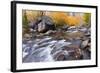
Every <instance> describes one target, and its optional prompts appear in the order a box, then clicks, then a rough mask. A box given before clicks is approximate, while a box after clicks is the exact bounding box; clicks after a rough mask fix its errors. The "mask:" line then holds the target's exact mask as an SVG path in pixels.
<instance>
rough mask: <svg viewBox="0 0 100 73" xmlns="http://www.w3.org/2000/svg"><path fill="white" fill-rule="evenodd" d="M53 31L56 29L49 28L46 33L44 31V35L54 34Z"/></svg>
mask: <svg viewBox="0 0 100 73" xmlns="http://www.w3.org/2000/svg"><path fill="white" fill-rule="evenodd" d="M54 33H56V31H54V30H49V31H47V32H46V33H44V34H45V35H52V34H54Z"/></svg>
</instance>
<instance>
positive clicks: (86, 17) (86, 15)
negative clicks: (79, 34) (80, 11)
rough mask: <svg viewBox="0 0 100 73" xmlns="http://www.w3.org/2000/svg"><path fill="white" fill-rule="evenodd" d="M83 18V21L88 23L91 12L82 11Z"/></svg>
mask: <svg viewBox="0 0 100 73" xmlns="http://www.w3.org/2000/svg"><path fill="white" fill-rule="evenodd" d="M83 18H84V22H85V24H90V22H91V21H90V19H91V14H90V13H84V16H83Z"/></svg>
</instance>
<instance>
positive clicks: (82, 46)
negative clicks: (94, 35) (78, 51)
mask: <svg viewBox="0 0 100 73" xmlns="http://www.w3.org/2000/svg"><path fill="white" fill-rule="evenodd" d="M88 42H89V40H88V39H87V40H85V41H83V42H82V44H81V48H85V47H86V46H87V45H88Z"/></svg>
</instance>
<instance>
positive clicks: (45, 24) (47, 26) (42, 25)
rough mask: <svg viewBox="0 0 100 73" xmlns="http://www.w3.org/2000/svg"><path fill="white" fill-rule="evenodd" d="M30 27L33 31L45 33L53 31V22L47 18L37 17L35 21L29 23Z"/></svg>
mask: <svg viewBox="0 0 100 73" xmlns="http://www.w3.org/2000/svg"><path fill="white" fill-rule="evenodd" d="M30 26H31V28H32V29H33V30H37V31H38V32H46V31H48V30H54V29H55V26H54V22H53V20H52V18H50V17H49V16H42V17H39V18H38V19H37V20H36V21H34V22H32V23H30Z"/></svg>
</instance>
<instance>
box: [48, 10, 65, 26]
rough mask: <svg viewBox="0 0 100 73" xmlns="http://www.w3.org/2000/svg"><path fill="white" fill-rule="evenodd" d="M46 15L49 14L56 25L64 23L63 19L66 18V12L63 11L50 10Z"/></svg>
mask: <svg viewBox="0 0 100 73" xmlns="http://www.w3.org/2000/svg"><path fill="white" fill-rule="evenodd" d="M48 16H50V17H51V18H52V19H53V21H54V23H55V25H56V26H60V25H64V24H66V22H65V19H66V18H67V13H64V12H50V13H49V14H48Z"/></svg>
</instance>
